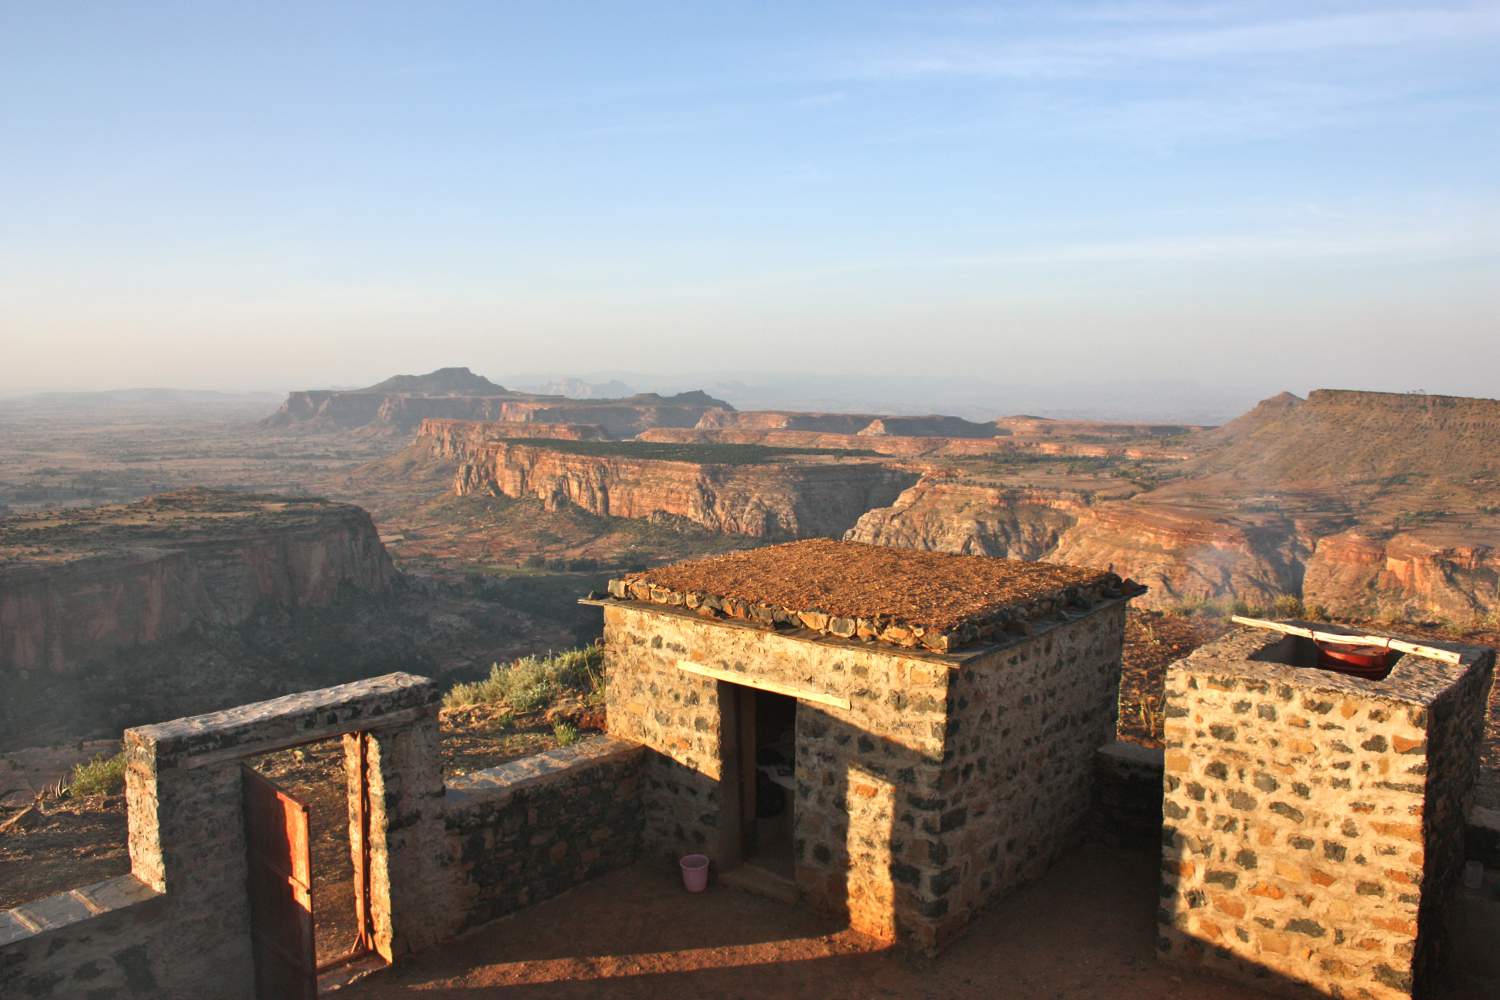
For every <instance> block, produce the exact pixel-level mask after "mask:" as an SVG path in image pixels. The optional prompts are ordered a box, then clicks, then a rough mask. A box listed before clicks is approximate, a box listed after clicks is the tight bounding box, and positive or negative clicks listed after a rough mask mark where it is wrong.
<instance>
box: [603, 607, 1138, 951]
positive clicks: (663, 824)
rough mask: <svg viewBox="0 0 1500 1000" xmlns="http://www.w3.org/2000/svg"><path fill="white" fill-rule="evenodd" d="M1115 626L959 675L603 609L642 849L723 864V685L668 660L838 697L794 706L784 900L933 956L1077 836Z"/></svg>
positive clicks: (975, 659) (1070, 633) (1100, 624)
mask: <svg viewBox="0 0 1500 1000" xmlns="http://www.w3.org/2000/svg"><path fill="white" fill-rule="evenodd" d="M1123 609H1124V603H1123V602H1118V603H1113V604H1109V605H1104V606H1101V607H1100V608H1098V609H1096V610H1095V611H1094V612H1091V613H1088V614H1085V615H1080V616H1079V617H1078V618H1076V619H1074V620H1071V621H1068V622H1066V623H1064V624H1058V625H1056V626H1054V627H1052V628H1050V629H1048V630H1046V631H1044V632H1042V633H1041V634H1038V635H1036V636H1033V637H1030V638H1024V639H1017V640H1015V641H1014V642H1013V643H1012V644H1010V645H1007V646H1005V647H1003V648H1001V649H998V650H993V651H990V652H987V653H983V654H976V655H974V656H971V657H969V658H966V659H965V658H962V657H948V658H943V657H936V656H931V655H929V656H913V655H910V654H908V652H907V651H905V650H900V649H894V648H889V647H882V646H874V645H867V644H859V643H853V642H841V641H839V640H829V639H826V638H820V639H818V640H816V641H814V640H809V639H804V638H800V637H797V636H789V635H783V634H778V633H776V632H773V631H770V630H766V629H757V628H753V627H748V626H742V625H738V624H732V623H724V622H708V621H703V620H700V619H698V618H697V617H695V616H692V615H690V614H686V613H682V612H674V611H668V610H665V609H636V608H633V607H629V606H619V605H609V606H606V608H605V656H606V667H607V671H608V677H609V683H608V700H609V726H610V731H611V733H612V734H614V735H618V736H622V737H626V738H629V739H632V740H636V741H638V742H641V743H644V744H646V745H647V746H649V747H651V748H652V749H653V750H654V751H655V752H654V753H653V754H652V755H651V758H650V760H649V762H648V764H647V767H646V789H645V806H646V847H647V850H652V851H661V852H663V853H665V854H667V855H669V856H675V855H677V854H680V853H683V852H685V851H688V850H692V851H702V852H704V853H708V854H710V856H712V857H715V858H716V860H719V861H720V862H721V863H722V862H723V860H724V859H725V858H731V859H732V858H733V857H734V856H735V854H736V848H735V843H734V840H735V838H736V837H737V835H738V833H737V830H735V829H733V828H732V827H733V824H732V822H730V821H729V820H727V819H726V816H728V815H730V814H731V813H732V811H733V810H734V809H735V808H736V806H735V804H734V803H732V802H728V801H726V799H727V798H728V796H726V795H725V794H723V790H722V789H721V788H720V778H721V776H722V775H723V774H724V773H725V761H726V759H727V757H726V750H725V748H724V746H723V742H724V741H725V740H726V739H732V734H730V733H725V732H723V731H722V728H723V724H724V723H723V719H724V715H723V712H722V710H721V698H722V697H723V696H724V694H725V690H724V688H725V685H723V684H722V683H721V682H719V681H716V680H712V679H708V678H704V677H701V676H698V675H694V674H691V673H686V672H684V671H682V670H680V669H678V667H677V664H678V662H679V661H681V660H688V661H691V662H694V663H698V664H701V665H704V666H708V667H713V668H717V669H720V670H725V671H729V672H731V673H737V674H743V675H745V676H746V677H747V678H756V679H760V680H770V681H776V682H780V683H783V684H788V685H792V686H793V687H796V688H799V689H803V690H812V691H816V692H820V693H823V694H829V695H833V696H836V697H842V698H847V699H848V700H849V702H850V708H849V709H848V710H844V709H841V708H834V707H827V706H824V705H821V704H816V703H812V702H808V701H799V703H798V706H797V733H796V740H797V765H796V794H795V798H794V810H793V815H794V850H795V857H796V880H797V884H798V887H799V889H800V890H801V891H802V893H803V894H804V895H805V896H806V897H807V898H808V899H809V900H810V901H812V902H813V903H815V904H816V905H819V906H821V907H823V908H825V909H828V910H831V911H833V912H838V913H847V914H848V917H849V919H850V921H851V924H852V925H853V926H854V927H855V928H857V929H859V930H861V931H864V932H865V933H869V934H872V935H875V936H877V937H881V938H883V939H886V940H900V941H902V942H903V943H905V944H908V945H910V946H912V947H914V948H916V949H918V950H920V951H924V952H933V951H936V950H937V949H938V948H940V947H941V946H942V945H943V944H944V943H945V942H946V941H948V940H949V939H951V938H952V937H953V936H954V935H955V934H956V933H957V932H958V931H959V929H961V927H962V926H963V925H964V924H965V923H966V922H967V920H968V919H969V918H970V916H971V915H972V914H973V912H974V911H975V910H976V909H978V908H979V907H981V906H982V905H984V903H985V902H986V901H988V900H989V899H990V898H992V897H993V896H995V895H997V894H999V893H1001V892H1003V891H1004V890H1006V889H1008V888H1010V887H1012V886H1014V885H1015V884H1017V883H1018V882H1020V881H1023V880H1025V879H1027V878H1031V877H1034V876H1035V875H1037V874H1039V873H1040V871H1041V870H1042V869H1044V868H1045V867H1046V865H1047V863H1048V862H1050V861H1051V859H1052V858H1053V857H1054V856H1055V854H1056V852H1057V851H1058V850H1060V849H1061V848H1062V847H1064V846H1066V845H1067V844H1068V843H1070V842H1071V840H1072V838H1073V836H1074V835H1075V833H1076V832H1078V829H1079V826H1080V824H1081V822H1082V820H1083V818H1084V816H1085V815H1086V814H1087V811H1088V806H1089V801H1090V788H1091V785H1092V773H1093V771H1092V769H1093V762H1094V753H1095V751H1096V750H1097V749H1098V747H1099V746H1100V745H1101V744H1103V743H1105V742H1108V741H1109V739H1110V738H1111V737H1112V735H1113V731H1114V714H1115V703H1116V694H1115V692H1116V688H1117V685H1118V675H1119V669H1120V651H1121V644H1122V639H1123V614H1124V610H1123Z"/></svg>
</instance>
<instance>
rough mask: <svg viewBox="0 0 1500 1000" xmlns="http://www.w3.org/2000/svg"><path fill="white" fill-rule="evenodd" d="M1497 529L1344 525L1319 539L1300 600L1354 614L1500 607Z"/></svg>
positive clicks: (1467, 612)
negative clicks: (1391, 530)
mask: <svg viewBox="0 0 1500 1000" xmlns="http://www.w3.org/2000/svg"><path fill="white" fill-rule="evenodd" d="M1495 534H1496V533H1494V532H1489V533H1486V534H1485V535H1482V536H1478V537H1476V536H1473V535H1470V536H1468V537H1467V538H1463V539H1460V538H1457V537H1454V536H1453V535H1452V533H1440V532H1413V533H1406V532H1402V533H1397V534H1392V535H1389V536H1388V537H1380V536H1379V535H1378V534H1375V533H1371V532H1364V531H1346V532H1341V533H1339V534H1336V535H1329V536H1327V537H1324V538H1320V539H1318V544H1317V550H1316V551H1315V552H1313V554H1312V557H1311V558H1310V559H1309V560H1308V562H1307V571H1306V576H1305V578H1304V579H1303V583H1302V596H1303V600H1304V601H1306V602H1307V603H1308V604H1322V605H1324V606H1325V607H1329V608H1339V609H1340V610H1341V612H1342V613H1344V614H1351V615H1362V616H1369V617H1382V616H1387V615H1388V616H1392V617H1411V616H1415V615H1432V614H1436V615H1439V616H1441V617H1445V618H1452V619H1454V620H1456V621H1465V620H1467V619H1468V618H1471V617H1473V616H1475V615H1478V614H1483V613H1485V612H1487V611H1491V610H1493V609H1496V608H1500V538H1497V537H1494V535H1495Z"/></svg>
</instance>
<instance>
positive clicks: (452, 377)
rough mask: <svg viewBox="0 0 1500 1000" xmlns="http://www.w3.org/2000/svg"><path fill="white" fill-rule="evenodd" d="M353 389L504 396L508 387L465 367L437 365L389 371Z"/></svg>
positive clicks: (410, 393) (416, 394) (423, 393)
mask: <svg viewBox="0 0 1500 1000" xmlns="http://www.w3.org/2000/svg"><path fill="white" fill-rule="evenodd" d="M354 391H356V392H401V393H407V394H409V395H413V396H504V395H506V394H507V392H508V390H507V389H506V388H505V386H503V385H496V384H495V383H494V382H491V381H490V380H489V379H487V378H485V377H484V376H483V375H475V374H474V373H473V372H471V371H469V369H467V368H439V369H437V370H435V371H430V372H428V373H427V374H426V375H392V376H391V377H390V378H388V379H386V380H385V381H384V382H376V383H375V384H374V385H372V386H369V387H367V388H364V389H356V390H354Z"/></svg>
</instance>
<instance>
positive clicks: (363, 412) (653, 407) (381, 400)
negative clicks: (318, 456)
mask: <svg viewBox="0 0 1500 1000" xmlns="http://www.w3.org/2000/svg"><path fill="white" fill-rule="evenodd" d="M733 409H734V408H733V407H731V406H730V405H729V404H728V403H725V402H723V401H722V400H718V399H714V398H713V397H712V396H709V395H707V394H706V393H702V392H683V393H678V394H676V395H674V396H661V395H658V394H656V393H641V394H639V395H635V396H628V397H625V398H623V399H568V398H566V397H564V396H539V395H535V394H532V393H524V392H512V391H510V390H508V389H506V388H504V387H503V386H499V385H496V384H495V383H493V382H490V381H489V380H488V379H485V378H483V377H481V376H478V375H474V374H473V373H471V372H470V371H469V370H468V369H467V368H458V369H442V370H440V371H437V372H433V373H431V374H429V375H399V376H396V377H395V378H393V379H387V380H386V381H385V382H382V383H380V384H378V385H373V386H370V387H369V388H366V389H354V390H336V389H314V390H308V391H303V392H293V393H291V394H289V395H288V396H287V399H286V402H285V403H283V404H282V406H281V408H280V409H279V410H277V411H276V413H274V414H272V415H271V416H270V417H267V418H266V420H265V421H263V424H264V426H266V427H269V428H290V429H295V430H340V429H351V428H357V427H368V428H374V429H378V430H385V431H392V432H404V431H410V430H413V429H414V428H416V427H417V426H418V425H420V424H421V423H422V421H424V420H475V421H506V422H526V423H546V424H592V425H597V426H599V427H601V428H603V429H604V431H605V432H606V433H608V434H610V435H612V436H615V437H631V436H633V435H635V434H638V433H640V432H641V431H642V430H645V429H646V428H648V427H692V426H694V425H695V424H697V423H698V421H699V420H700V419H702V417H703V415H704V414H705V413H706V412H708V411H709V410H722V411H725V412H733Z"/></svg>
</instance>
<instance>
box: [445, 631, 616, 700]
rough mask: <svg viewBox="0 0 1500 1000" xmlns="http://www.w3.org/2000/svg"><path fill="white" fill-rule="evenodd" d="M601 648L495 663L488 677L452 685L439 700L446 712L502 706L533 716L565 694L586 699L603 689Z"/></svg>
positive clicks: (602, 655)
mask: <svg viewBox="0 0 1500 1000" xmlns="http://www.w3.org/2000/svg"><path fill="white" fill-rule="evenodd" d="M603 662H604V648H603V647H602V646H600V645H599V644H598V643H594V644H592V645H589V646H584V647H582V648H581V649H569V650H567V651H565V652H562V653H554V654H551V655H549V656H525V657H522V658H521V659H519V660H514V661H512V662H511V663H507V664H500V663H496V664H493V665H492V666H491V667H490V673H489V676H488V677H485V678H484V679H483V680H478V681H470V682H464V683H459V684H455V685H453V687H452V688H450V689H449V690H448V693H447V694H446V695H444V696H443V704H444V705H445V706H447V707H448V708H459V707H461V706H464V705H490V704H494V705H505V706H506V707H508V708H509V709H510V710H511V711H513V712H518V713H521V714H525V713H527V712H536V711H539V710H541V709H543V708H546V707H547V706H548V705H550V704H552V703H553V702H554V701H556V700H557V699H558V697H559V696H560V695H562V694H563V693H565V692H569V691H572V692H577V693H579V694H582V695H585V696H586V697H589V698H590V699H592V698H593V696H594V694H595V692H597V691H599V690H601V689H602V687H603V683H604V675H603Z"/></svg>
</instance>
